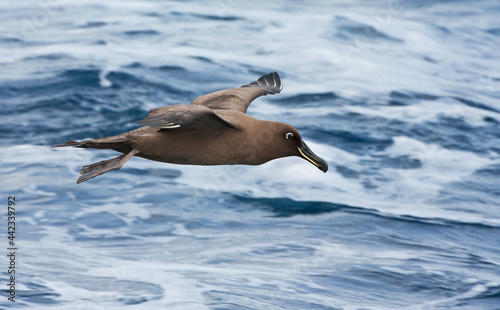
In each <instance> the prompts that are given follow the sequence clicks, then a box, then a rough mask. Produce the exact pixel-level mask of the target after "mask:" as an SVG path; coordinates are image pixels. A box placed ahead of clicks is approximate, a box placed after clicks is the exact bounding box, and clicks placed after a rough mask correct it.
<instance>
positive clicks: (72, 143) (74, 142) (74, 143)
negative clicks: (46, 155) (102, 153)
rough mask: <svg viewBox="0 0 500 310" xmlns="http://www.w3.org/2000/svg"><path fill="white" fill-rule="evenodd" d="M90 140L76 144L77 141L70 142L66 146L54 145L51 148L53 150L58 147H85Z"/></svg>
mask: <svg viewBox="0 0 500 310" xmlns="http://www.w3.org/2000/svg"><path fill="white" fill-rule="evenodd" d="M88 141H90V140H85V141H80V142H76V141H68V142H66V143H64V144H59V145H54V146H51V147H50V148H51V149H53V148H56V147H64V146H76V147H78V146H81V145H84V144H85V143H86V142H88Z"/></svg>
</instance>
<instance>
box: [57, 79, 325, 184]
mask: <svg viewBox="0 0 500 310" xmlns="http://www.w3.org/2000/svg"><path fill="white" fill-rule="evenodd" d="M282 89H283V85H282V84H281V80H280V77H279V75H278V73H276V72H272V73H269V74H267V75H264V76H262V77H260V78H259V79H258V80H257V81H254V82H252V83H250V84H248V85H244V86H242V87H240V88H230V89H224V90H220V91H216V92H213V93H210V94H207V95H203V96H200V97H198V98H196V99H195V100H194V101H193V102H191V104H189V105H187V104H182V105H172V106H166V107H161V108H156V109H152V110H150V111H149V115H148V116H147V117H146V118H144V119H143V120H140V121H138V122H137V123H138V124H140V125H144V127H141V128H138V129H135V130H132V131H130V132H127V133H122V134H120V135H117V136H111V137H106V138H99V139H94V140H85V141H80V142H75V141H68V142H66V143H65V144H61V145H56V146H53V147H62V146H75V147H80V148H95V149H112V150H115V151H118V152H120V153H123V155H121V156H119V157H117V158H113V159H109V160H104V161H100V162H98V163H95V164H92V165H88V166H84V167H83V168H82V169H81V170H80V174H81V176H80V177H79V178H78V180H77V182H76V183H77V184H79V183H82V182H85V181H87V180H89V179H92V178H95V177H96V176H99V175H101V174H104V173H106V172H109V171H113V170H118V169H120V168H121V167H122V166H123V164H125V163H126V162H127V161H128V160H129V159H130V158H132V156H139V157H143V158H147V159H150V160H156V161H160V162H165V163H171V164H182V165H236V164H243V165H260V164H263V163H265V162H268V161H270V160H273V159H276V158H281V157H287V156H299V157H302V158H304V159H306V160H307V161H309V162H310V163H312V164H313V165H315V166H316V167H317V168H319V169H320V170H321V171H323V172H326V171H327V170H328V164H327V163H326V162H325V161H324V160H323V159H321V158H319V157H318V156H316V155H315V154H314V153H313V152H312V151H311V150H310V149H309V148H308V147H307V145H306V144H305V143H304V142H303V141H302V137H301V136H300V133H299V132H298V131H297V129H295V128H294V127H292V126H290V125H288V124H284V123H279V122H271V121H263V120H258V119H256V118H253V117H251V116H249V115H247V114H246V111H247V108H248V106H249V105H250V103H251V102H252V101H253V100H254V99H256V98H258V97H260V96H264V95H267V94H276V93H279V92H281V90H282Z"/></svg>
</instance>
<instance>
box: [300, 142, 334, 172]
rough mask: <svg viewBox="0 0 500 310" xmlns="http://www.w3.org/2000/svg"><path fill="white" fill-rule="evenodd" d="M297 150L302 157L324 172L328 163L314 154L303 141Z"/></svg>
mask: <svg viewBox="0 0 500 310" xmlns="http://www.w3.org/2000/svg"><path fill="white" fill-rule="evenodd" d="M298 150H299V153H300V155H301V157H302V158H304V159H305V160H307V161H308V162H310V163H311V164H313V165H315V166H316V167H317V168H318V169H319V170H321V171H323V172H324V173H326V172H327V171H328V164H327V163H326V161H324V160H323V159H321V158H320V157H318V156H317V155H316V154H314V153H313V152H312V151H311V149H309V147H308V146H307V145H306V144H305V143H303V144H302V147H299V148H298Z"/></svg>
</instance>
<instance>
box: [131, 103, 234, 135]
mask: <svg viewBox="0 0 500 310" xmlns="http://www.w3.org/2000/svg"><path fill="white" fill-rule="evenodd" d="M137 124H140V125H144V126H150V127H154V128H158V129H165V130H167V129H168V130H172V129H176V130H190V129H205V130H207V129H219V128H237V126H236V124H235V123H234V122H233V120H232V119H231V118H230V117H228V116H219V115H217V114H216V113H215V112H214V111H213V110H211V109H209V108H207V107H204V106H191V105H173V106H166V107H161V108H156V109H152V110H150V111H149V115H148V116H147V117H146V118H144V119H142V120H140V121H138V122H137Z"/></svg>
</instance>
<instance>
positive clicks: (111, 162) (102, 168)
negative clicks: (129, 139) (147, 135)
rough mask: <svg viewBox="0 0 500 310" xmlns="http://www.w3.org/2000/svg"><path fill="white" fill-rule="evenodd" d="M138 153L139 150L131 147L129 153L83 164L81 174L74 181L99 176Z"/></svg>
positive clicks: (118, 166) (80, 181)
mask: <svg viewBox="0 0 500 310" xmlns="http://www.w3.org/2000/svg"><path fill="white" fill-rule="evenodd" d="M137 153H139V151H137V150H135V149H133V150H132V151H131V152H130V153H128V154H124V155H122V156H118V157H116V158H112V159H108V160H103V161H100V162H97V163H94V164H91V165H87V166H84V167H83V168H82V169H81V170H80V173H81V176H80V177H79V178H78V180H77V181H76V184H80V183H82V182H85V181H88V180H90V179H92V178H95V177H97V176H100V175H101V174H104V173H106V172H110V171H113V170H118V169H120V168H121V167H122V166H123V164H125V163H126V162H127V161H128V160H129V159H130V158H132V156H134V155H135V154H137Z"/></svg>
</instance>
